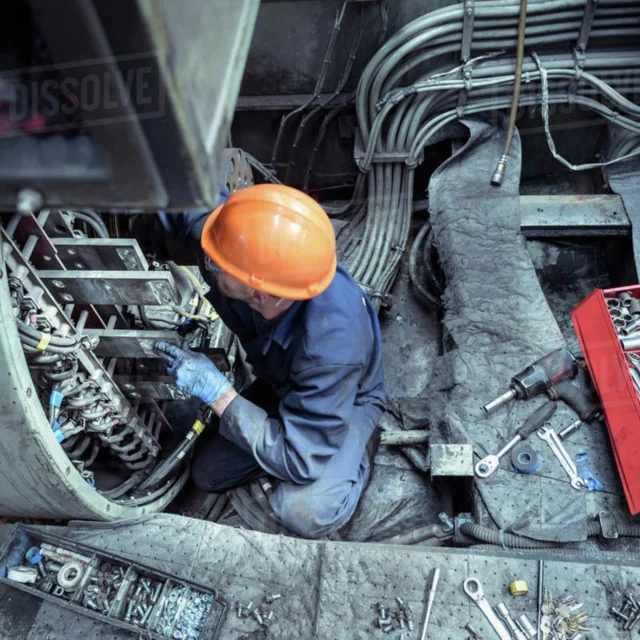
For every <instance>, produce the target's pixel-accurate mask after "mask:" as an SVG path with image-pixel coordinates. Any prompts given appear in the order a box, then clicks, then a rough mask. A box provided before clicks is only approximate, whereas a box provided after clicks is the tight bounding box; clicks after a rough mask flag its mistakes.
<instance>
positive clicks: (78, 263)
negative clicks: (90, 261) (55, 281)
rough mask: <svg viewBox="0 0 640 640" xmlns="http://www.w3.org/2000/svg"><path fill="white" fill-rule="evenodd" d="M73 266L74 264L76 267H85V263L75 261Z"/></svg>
mask: <svg viewBox="0 0 640 640" xmlns="http://www.w3.org/2000/svg"><path fill="white" fill-rule="evenodd" d="M73 266H74V267H75V268H76V269H84V263H83V262H74V263H73Z"/></svg>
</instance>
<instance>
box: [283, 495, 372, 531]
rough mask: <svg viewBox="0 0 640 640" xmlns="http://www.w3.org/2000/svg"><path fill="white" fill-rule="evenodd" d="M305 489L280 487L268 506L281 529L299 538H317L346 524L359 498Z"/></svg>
mask: <svg viewBox="0 0 640 640" xmlns="http://www.w3.org/2000/svg"><path fill="white" fill-rule="evenodd" d="M310 486H311V485H306V487H310ZM306 487H305V486H300V485H295V486H292V485H286V484H281V485H279V486H278V487H277V488H276V490H275V491H274V494H273V496H272V498H271V505H272V506H273V510H274V511H275V514H276V516H277V517H278V518H279V520H280V522H281V523H282V524H283V525H284V526H285V527H287V528H288V529H290V530H291V531H292V532H293V533H295V534H297V535H299V536H300V537H302V538H310V539H317V538H323V537H324V536H328V535H329V534H330V533H333V532H334V531H336V530H338V529H339V528H340V527H342V526H343V525H344V524H346V523H347V522H348V521H349V519H350V518H351V516H352V515H353V512H354V511H355V508H356V505H357V503H358V498H359V495H357V496H356V495H348V494H345V493H343V494H342V495H340V496H337V495H336V494H335V493H333V495H332V494H331V493H329V494H326V493H325V494H322V493H316V492H315V491H314V492H311V491H305V488H306Z"/></svg>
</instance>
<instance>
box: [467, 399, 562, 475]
mask: <svg viewBox="0 0 640 640" xmlns="http://www.w3.org/2000/svg"><path fill="white" fill-rule="evenodd" d="M557 408H558V406H557V405H556V403H555V402H552V401H551V400H550V401H549V402H545V404H543V405H542V406H541V407H539V408H538V409H536V410H535V411H534V412H533V413H532V414H531V415H530V416H529V417H528V418H527V419H526V421H525V423H524V424H523V425H522V426H521V427H520V428H519V429H518V430H517V431H516V435H515V436H514V437H513V438H512V439H511V440H509V442H508V443H507V444H506V445H505V446H504V447H502V449H500V451H498V453H497V454H496V455H495V456H494V455H489V456H486V457H484V458H482V460H480V461H479V462H476V466H475V467H474V471H475V472H476V475H477V476H478V477H479V478H488V477H489V476H490V475H491V474H492V473H493V472H494V471H495V470H496V469H497V468H498V465H499V464H500V458H502V456H504V455H506V454H507V453H509V451H511V449H513V447H515V446H516V445H517V444H518V442H520V441H521V440H526V439H527V438H528V437H529V436H530V435H531V434H532V433H533V432H534V431H535V430H536V429H538V428H539V427H540V425H542V424H544V423H545V422H546V421H547V420H548V419H549V418H550V417H551V416H552V415H553V414H554V413H555V411H556V409H557Z"/></svg>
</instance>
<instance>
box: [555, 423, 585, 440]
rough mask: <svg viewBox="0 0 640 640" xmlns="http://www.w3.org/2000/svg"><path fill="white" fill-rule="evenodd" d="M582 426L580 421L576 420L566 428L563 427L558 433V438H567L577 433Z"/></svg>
mask: <svg viewBox="0 0 640 640" xmlns="http://www.w3.org/2000/svg"><path fill="white" fill-rule="evenodd" d="M581 426H582V420H576V421H575V422H572V423H571V424H570V425H569V426H568V427H565V428H564V429H563V430H562V431H560V432H559V433H558V438H560V440H564V439H566V438H568V437H569V436H570V435H571V434H572V433H573V432H574V431H577V430H578V429H579V428H580V427H581Z"/></svg>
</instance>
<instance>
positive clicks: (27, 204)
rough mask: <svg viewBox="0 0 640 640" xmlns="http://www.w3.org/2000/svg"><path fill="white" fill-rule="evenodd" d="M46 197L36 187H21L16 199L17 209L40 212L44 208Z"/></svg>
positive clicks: (24, 211) (22, 212) (25, 212)
mask: <svg viewBox="0 0 640 640" xmlns="http://www.w3.org/2000/svg"><path fill="white" fill-rule="evenodd" d="M43 204H44V198H43V197H42V194H41V193H40V192H39V191H36V190H35V189H20V191H18V197H17V200H16V209H17V211H18V213H21V214H23V215H24V214H27V213H38V211H40V209H42V205H43Z"/></svg>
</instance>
